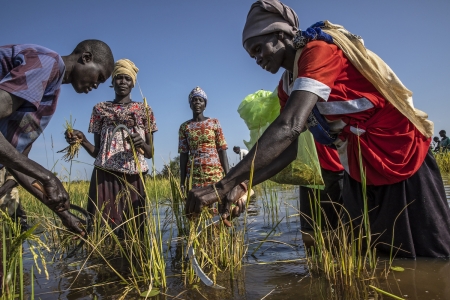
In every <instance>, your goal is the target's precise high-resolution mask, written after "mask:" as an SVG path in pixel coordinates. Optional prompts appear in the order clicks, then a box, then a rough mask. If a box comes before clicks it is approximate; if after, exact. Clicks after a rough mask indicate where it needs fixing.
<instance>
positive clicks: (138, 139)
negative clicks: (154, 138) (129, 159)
mask: <svg viewBox="0 0 450 300" xmlns="http://www.w3.org/2000/svg"><path fill="white" fill-rule="evenodd" d="M129 140H131V142H132V144H133V145H134V147H135V148H143V146H144V144H145V141H144V139H143V138H142V136H141V135H140V134H139V133H137V132H136V133H132V134H131V135H130V136H129Z"/></svg>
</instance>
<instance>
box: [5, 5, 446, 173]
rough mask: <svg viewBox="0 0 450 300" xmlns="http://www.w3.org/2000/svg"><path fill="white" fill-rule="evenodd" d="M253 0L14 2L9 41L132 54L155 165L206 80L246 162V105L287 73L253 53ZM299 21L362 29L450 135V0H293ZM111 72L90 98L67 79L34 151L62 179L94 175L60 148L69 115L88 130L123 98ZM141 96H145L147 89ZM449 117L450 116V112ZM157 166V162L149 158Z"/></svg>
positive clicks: (87, 163)
mask: <svg viewBox="0 0 450 300" xmlns="http://www.w3.org/2000/svg"><path fill="white" fill-rule="evenodd" d="M253 2H254V1H251V0H227V1H216V0H209V1H206V0H202V1H200V0H189V1H181V0H165V1H155V0H146V1H144V0H142V1H135V0H128V1H117V0H109V1H104V0H97V1H87V0H78V1H60V0H59V1H56V0H42V1H31V0H28V1H21V0H16V1H7V2H4V3H3V4H2V11H3V13H2V24H3V26H2V34H1V35H0V45H6V44H20V43H33V44H38V45H42V46H45V47H47V48H50V49H52V50H54V51H56V52H58V53H59V54H60V55H68V54H70V53H71V52H72V50H73V49H74V48H75V46H76V45H77V44H78V43H79V42H80V41H82V40H85V39H99V40H102V41H104V42H106V43H107V44H108V45H109V46H110V47H111V49H112V51H113V54H114V59H115V60H117V59H120V58H128V59H130V60H132V61H133V62H134V63H135V64H136V66H137V67H138V68H139V69H140V71H139V73H138V81H139V83H140V86H141V88H142V92H143V93H144V96H146V97H147V100H148V102H149V104H150V106H151V107H152V109H153V111H154V113H155V117H156V121H157V126H158V128H159V131H158V132H156V133H155V135H154V138H155V158H154V159H155V165H156V169H157V170H160V169H161V168H162V167H163V166H164V163H165V162H168V160H169V159H170V158H173V157H175V156H176V155H178V153H177V152H178V151H177V150H178V129H179V126H180V124H181V123H183V122H184V121H186V120H188V119H190V118H191V117H192V111H191V110H190V108H189V104H188V95H189V92H190V91H191V90H192V89H193V88H194V87H195V86H200V87H201V88H202V89H204V90H205V92H206V93H207V95H208V105H207V108H206V111H205V115H206V116H208V117H213V118H217V119H219V121H220V123H221V125H222V128H223V131H224V134H225V139H226V141H227V143H228V146H229V149H228V157H229V162H230V165H233V164H236V163H237V162H238V155H237V154H235V153H234V152H233V151H232V147H233V146H235V145H237V146H243V147H244V144H243V140H248V139H249V133H248V130H247V127H246V125H245V123H244V122H243V120H242V119H241V118H240V117H239V114H238V113H237V108H238V107H239V104H240V102H241V101H242V100H243V99H244V98H245V96H247V95H248V94H251V93H254V92H255V91H257V90H259V89H265V90H270V91H273V90H274V89H275V88H276V86H277V84H278V81H279V79H280V77H281V74H282V71H280V72H279V73H278V74H275V75H274V74H271V73H268V72H266V71H264V70H263V69H261V68H260V67H259V66H257V65H256V63H255V61H254V60H253V59H251V58H250V57H249V56H248V54H247V52H246V51H245V50H244V49H243V47H242V42H241V34H242V28H243V26H244V23H245V19H246V16H247V13H248V10H249V8H250V6H251V4H252V3H253ZM284 3H285V4H287V5H289V6H290V7H292V8H293V9H294V10H295V11H296V12H297V15H298V17H299V20H300V28H301V29H306V28H307V27H309V26H310V25H312V24H313V23H315V22H317V21H322V20H329V21H330V22H332V23H335V24H340V25H343V26H344V27H345V28H346V29H348V30H349V31H350V32H352V33H354V34H357V35H360V36H362V37H363V39H364V41H365V45H366V47H367V48H368V49H370V50H372V51H373V52H375V53H376V54H378V56H380V57H381V58H382V59H383V60H384V61H385V62H386V63H387V64H388V65H389V66H390V67H391V68H392V69H393V70H394V72H395V73H396V74H397V76H398V77H399V78H400V79H401V80H402V82H403V83H404V84H405V86H406V87H408V88H409V89H410V90H412V91H413V98H414V104H415V106H416V108H419V109H421V110H423V111H425V112H427V113H428V114H429V119H430V120H432V121H433V122H434V123H435V135H437V133H438V131H439V130H440V129H447V130H448V131H449V132H450V121H449V118H448V114H449V109H448V108H449V102H450V99H449V98H450V97H449V96H448V94H447V92H446V90H447V88H448V87H449V86H450V76H449V73H450V56H449V52H450V39H448V38H447V37H446V36H447V35H448V32H449V31H450V18H449V17H448V13H449V12H450V1H448V0H430V1H417V0H378V1H361V0H360V1H350V0H341V1H336V0H315V1H294V0H285V1H284ZM109 83H110V79H108V80H107V82H106V83H105V84H102V85H100V87H99V88H98V89H97V90H94V91H92V92H91V93H89V94H88V95H86V94H77V93H76V92H75V91H74V90H73V88H72V86H71V85H63V86H62V89H61V94H60V98H59V102H58V107H57V110H56V113H55V115H54V116H53V118H52V120H51V122H50V124H49V126H48V127H47V128H46V129H45V132H44V134H43V135H42V136H41V137H39V139H38V140H37V141H36V142H35V143H34V145H33V149H32V150H31V153H30V158H31V159H33V160H35V161H37V162H38V163H40V164H41V165H43V166H44V167H46V168H48V169H53V170H54V171H55V172H58V174H59V176H61V177H63V178H68V176H69V174H70V176H71V178H72V179H87V178H90V174H91V172H92V165H93V162H94V159H93V158H92V157H90V156H89V155H88V154H87V153H86V151H84V150H81V151H80V155H79V157H78V159H77V161H76V162H73V164H72V166H71V167H70V164H68V163H65V162H63V161H62V160H61V158H62V155H63V154H60V153H56V152H57V151H58V150H61V149H63V148H64V147H66V145H67V144H66V142H65V140H64V136H63V132H64V128H63V125H64V123H65V120H68V119H69V118H70V116H72V118H73V119H75V120H76V121H75V126H74V127H75V128H76V129H79V130H81V131H83V132H84V133H85V134H86V136H87V137H88V139H89V140H90V141H91V142H92V143H93V135H92V134H89V133H88V132H87V129H88V125H89V118H90V115H91V112H92V107H93V106H94V105H95V104H96V103H98V102H102V101H108V100H113V99H114V91H113V90H112V89H111V88H110V87H109ZM132 99H133V100H134V101H142V97H141V95H140V93H139V90H138V89H137V88H135V89H134V90H133V92H132ZM446 116H447V117H446ZM149 163H151V162H150V161H149Z"/></svg>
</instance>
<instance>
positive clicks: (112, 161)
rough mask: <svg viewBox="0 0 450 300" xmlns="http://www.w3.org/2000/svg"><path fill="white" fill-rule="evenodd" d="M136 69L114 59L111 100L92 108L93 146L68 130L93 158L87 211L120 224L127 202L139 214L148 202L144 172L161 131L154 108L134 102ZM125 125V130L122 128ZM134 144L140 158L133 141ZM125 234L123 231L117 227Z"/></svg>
mask: <svg viewBox="0 0 450 300" xmlns="http://www.w3.org/2000/svg"><path fill="white" fill-rule="evenodd" d="M137 71H138V68H137V67H136V66H135V65H134V63H133V62H131V61H129V60H127V59H121V60H119V61H117V62H116V65H115V68H114V72H113V74H112V85H113V88H114V91H115V93H116V96H115V99H114V100H113V101H105V102H100V103H98V104H96V105H95V106H94V108H93V111H92V116H91V120H90V123H89V129H88V131H89V132H90V133H93V134H94V145H93V144H91V143H90V142H89V141H88V140H87V138H86V137H85V135H84V134H83V133H82V132H81V131H79V130H74V131H73V133H72V134H69V133H67V132H66V140H67V141H68V142H69V143H74V142H75V141H76V140H77V139H79V140H81V145H82V146H83V148H84V149H86V151H87V152H88V153H89V154H90V155H91V156H92V157H94V158H95V162H94V166H95V168H94V170H93V173H92V178H91V184H90V187H89V201H88V211H89V212H90V213H91V214H93V215H94V214H95V213H96V212H97V211H102V213H103V219H105V220H108V222H109V223H110V225H111V226H113V227H116V226H119V225H120V224H122V222H123V220H124V217H125V213H126V212H127V211H128V203H129V202H131V205H132V207H133V209H134V212H135V213H136V212H138V211H139V209H140V208H143V207H144V205H145V201H144V200H145V189H144V182H143V181H142V178H141V173H147V171H148V164H147V161H146V160H145V159H146V158H152V147H153V145H152V143H153V133H154V132H155V131H157V127H156V123H155V118H154V116H153V112H152V110H151V108H150V107H147V108H146V107H145V106H144V103H142V102H134V101H132V100H131V97H130V96H131V90H132V89H133V87H134V84H135V81H136V75H137ZM120 124H122V125H125V126H126V127H127V128H128V131H129V132H130V133H131V135H130V136H129V135H128V132H127V130H124V129H119V130H117V132H116V133H115V134H114V136H113V131H114V129H115V128H116V127H117V126H118V125H120ZM130 142H132V144H133V145H134V149H135V153H136V154H137V161H136V160H135V158H134V153H133V149H132V146H131V143H130ZM118 233H119V234H120V233H122V230H118Z"/></svg>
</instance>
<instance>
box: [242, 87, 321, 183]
mask: <svg viewBox="0 0 450 300" xmlns="http://www.w3.org/2000/svg"><path fill="white" fill-rule="evenodd" d="M277 95H278V93H277V90H276V89H275V91H274V92H270V91H265V90H259V91H257V92H256V93H253V94H250V95H248V96H247V97H245V98H244V100H242V102H241V104H240V105H239V108H238V113H239V115H240V116H241V118H242V119H243V120H244V122H245V124H246V125H247V127H248V129H249V130H250V140H249V141H244V144H245V145H246V146H247V148H248V149H251V148H253V146H254V145H255V144H256V142H257V141H258V139H259V137H260V136H261V135H262V134H263V132H264V131H265V130H266V129H267V127H269V125H270V124H271V123H272V122H273V121H274V120H275V119H276V118H277V117H278V116H279V114H280V102H279V99H278V96H277ZM270 180H272V181H274V182H277V183H281V184H292V185H305V186H315V187H319V186H320V185H323V180H322V176H321V173H320V165H319V159H318V157H317V151H316V146H315V145H314V138H313V136H312V134H311V133H310V132H309V131H308V130H307V131H305V132H303V133H301V134H300V137H299V139H298V153H297V158H296V159H295V160H294V161H293V162H292V163H291V164H289V166H287V167H286V168H284V169H283V170H282V171H281V172H280V173H278V174H277V175H275V176H274V177H272V178H271V179H270Z"/></svg>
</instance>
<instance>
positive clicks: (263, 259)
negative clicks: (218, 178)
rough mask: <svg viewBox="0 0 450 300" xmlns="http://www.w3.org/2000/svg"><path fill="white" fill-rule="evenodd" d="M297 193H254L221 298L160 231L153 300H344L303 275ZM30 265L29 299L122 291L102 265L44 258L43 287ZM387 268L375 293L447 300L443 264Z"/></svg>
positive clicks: (448, 281) (402, 262)
mask: <svg viewBox="0 0 450 300" xmlns="http://www.w3.org/2000/svg"><path fill="white" fill-rule="evenodd" d="M444 180H445V183H446V192H447V195H448V198H449V195H450V185H449V181H448V178H445V179H444ZM298 193H299V191H298V188H294V189H291V190H282V189H279V190H274V191H272V195H273V196H276V199H277V201H274V197H267V196H264V194H262V193H258V194H257V197H256V198H255V199H254V200H253V201H252V202H251V203H250V209H249V219H248V230H247V232H248V242H249V248H248V251H247V254H246V255H245V257H244V260H243V261H244V266H243V268H242V270H240V271H238V272H235V273H234V278H233V279H231V277H230V273H229V272H224V273H222V274H221V275H220V276H219V277H218V279H217V283H218V284H220V285H222V286H224V287H225V288H226V289H225V290H217V289H213V288H210V287H207V286H205V285H204V284H203V283H198V284H195V285H187V286H186V285H185V284H184V278H183V276H182V272H181V264H180V262H181V261H182V260H183V257H182V255H181V253H182V252H183V251H182V247H185V245H181V244H180V243H179V242H177V241H178V240H177V239H175V238H172V240H171V242H169V238H170V237H171V236H172V237H175V236H176V232H173V230H174V229H173V227H168V226H166V227H165V228H166V229H165V231H164V236H165V237H166V239H167V243H165V246H164V256H165V260H166V266H167V286H168V288H167V289H166V290H165V291H163V292H164V293H163V294H160V295H158V296H156V297H154V299H172V298H175V299H345V297H343V296H342V295H336V294H333V290H332V287H331V289H330V287H329V285H328V284H327V283H326V282H325V280H323V279H321V278H315V277H313V276H311V275H310V273H309V271H308V267H307V264H306V261H305V246H304V240H305V241H308V239H310V238H309V237H308V236H307V235H304V234H302V232H301V231H300V230H301V228H300V220H299V215H298V211H297V209H298V206H299V201H298ZM161 210H164V208H161ZM417 221H418V222H420V220H417ZM277 224H278V226H277ZM274 228H275V229H274ZM270 232H271V233H270ZM268 233H270V235H269V236H268ZM264 239H266V240H265V242H264V243H262V244H261V241H262V240H264ZM255 249H257V250H256V251H255ZM384 259H388V258H383V257H380V263H379V266H380V267H379V268H380V272H381V271H382V269H383V268H384V264H383V260H384ZM111 263H112V264H113V265H114V267H115V268H116V269H119V270H120V269H121V268H122V269H123V274H124V275H125V274H126V273H127V271H126V270H127V263H126V262H124V261H121V260H120V259H115V260H112V261H111ZM32 265H33V263H32V257H31V253H30V251H28V250H27V249H25V250H24V267H25V275H24V284H25V286H26V288H25V292H26V293H28V294H29V293H30V292H31V281H32V280H33V281H34V294H35V299H42V300H44V299H120V295H121V293H122V290H123V285H122V284H121V283H120V280H119V278H118V276H116V275H115V274H114V273H112V272H109V271H108V269H107V268H106V267H105V265H104V263H103V262H102V261H101V260H96V259H92V260H89V261H88V262H87V263H86V264H85V259H84V257H83V256H82V255H79V256H78V257H73V258H70V259H59V258H53V257H48V265H47V267H48V272H49V280H47V279H46V278H45V275H44V274H37V272H36V271H35V272H34V279H32V278H30V271H31V266H32ZM393 265H395V266H400V267H403V268H404V269H405V270H404V271H403V272H392V271H391V272H390V273H389V275H388V276H387V277H386V276H384V275H383V276H381V275H380V276H379V278H377V279H376V282H377V286H378V287H379V288H381V289H383V290H385V291H388V292H390V293H392V294H394V295H396V296H398V297H401V298H404V299H430V300H431V299H435V300H437V299H450V262H449V261H448V260H441V259H417V260H406V259H396V260H395V261H394V263H393ZM330 293H331V294H330ZM367 295H368V296H367V297H366V299H391V298H389V297H387V296H381V295H380V294H377V293H374V291H373V290H372V289H370V288H368V290H367ZM138 298H139V295H138V294H133V293H131V294H128V295H127V296H126V297H125V299H138ZM142 299H143V298H142Z"/></svg>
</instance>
